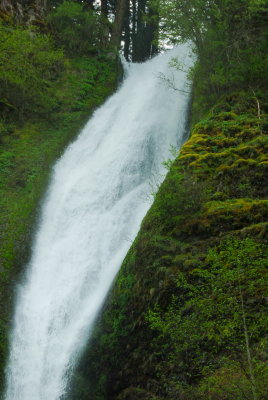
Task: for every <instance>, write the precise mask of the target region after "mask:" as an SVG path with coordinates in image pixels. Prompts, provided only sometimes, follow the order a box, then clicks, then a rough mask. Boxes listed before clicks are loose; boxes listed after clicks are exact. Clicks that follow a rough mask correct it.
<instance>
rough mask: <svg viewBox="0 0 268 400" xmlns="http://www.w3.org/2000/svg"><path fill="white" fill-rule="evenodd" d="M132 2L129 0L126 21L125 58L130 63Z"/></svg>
mask: <svg viewBox="0 0 268 400" xmlns="http://www.w3.org/2000/svg"><path fill="white" fill-rule="evenodd" d="M130 17H131V15H130V0H127V5H126V12H125V19H124V42H125V43H124V56H125V59H126V60H128V61H129V55H130Z"/></svg>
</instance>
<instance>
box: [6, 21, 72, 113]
mask: <svg viewBox="0 0 268 400" xmlns="http://www.w3.org/2000/svg"><path fill="white" fill-rule="evenodd" d="M63 62H64V58H63V53H62V51H61V50H55V49H54V45H53V42H52V40H51V38H50V37H49V36H47V35H41V34H39V33H37V32H32V31H29V30H27V29H23V28H21V27H11V26H5V25H4V24H2V23H0V112H1V111H2V112H5V114H8V112H14V111H15V113H17V114H18V115H19V116H20V117H21V118H22V117H23V116H24V115H25V114H27V113H28V112H29V111H31V112H32V111H37V112H39V113H44V112H48V111H49V110H50V109H51V108H52V107H53V97H52V95H51V90H52V88H51V87H52V83H53V81H54V80H55V79H56V78H57V77H58V76H59V74H60V71H61V70H62V66H63Z"/></svg>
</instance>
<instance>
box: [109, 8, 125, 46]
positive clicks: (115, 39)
mask: <svg viewBox="0 0 268 400" xmlns="http://www.w3.org/2000/svg"><path fill="white" fill-rule="evenodd" d="M126 4H127V0H117V4H116V12H115V21H114V27H113V31H112V35H111V45H112V47H113V49H114V50H115V51H117V50H118V49H119V48H120V44H121V35H122V29H123V23H124V16H125V11H126Z"/></svg>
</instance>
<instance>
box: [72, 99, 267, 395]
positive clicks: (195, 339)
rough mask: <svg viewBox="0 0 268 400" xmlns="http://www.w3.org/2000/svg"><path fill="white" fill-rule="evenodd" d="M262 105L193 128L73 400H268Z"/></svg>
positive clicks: (227, 105)
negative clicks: (259, 109)
mask: <svg viewBox="0 0 268 400" xmlns="http://www.w3.org/2000/svg"><path fill="white" fill-rule="evenodd" d="M258 96H259V97H258V98H256V96H253V95H252V94H251V93H234V94H232V95H229V96H227V97H226V98H225V100H224V101H221V102H219V103H218V104H217V105H216V106H214V107H213V109H212V110H211V111H210V113H209V115H208V116H207V117H206V118H203V119H202V120H201V122H199V123H198V124H196V125H195V126H194V128H193V130H192V135H191V138H190V140H189V141H188V142H187V143H186V144H185V145H184V146H183V148H182V150H181V153H180V155H179V157H178V158H177V159H176V161H175V162H174V163H173V164H172V165H171V166H170V171H169V173H168V176H167V178H166V180H165V181H164V183H163V184H162V186H161V187H160V190H159V192H158V193H157V195H156V197H155V201H154V204H153V206H152V208H151V209H150V211H149V212H148V214H147V216H146V217H145V219H144V221H143V223H142V226H141V230H140V233H139V235H138V237H137V238H136V240H135V242H134V243H133V245H132V247H131V249H130V251H129V253H128V255H127V257H126V259H125V262H124V264H123V266H122V269H121V271H120V273H119V275H118V278H117V280H116V283H115V286H114V288H113V290H112V291H111V293H110V296H109V299H108V301H107V303H106V305H105V308H104V312H103V315H102V317H101V319H100V321H99V323H98V327H97V328H96V332H95V336H94V339H93V340H92V342H91V345H90V348H89V351H88V352H87V354H85V356H84V358H83V360H82V362H81V366H80V369H79V371H78V372H77V376H76V381H75V387H76V391H75V394H74V395H73V397H72V398H73V399H79V400H82V399H94V400H96V399H99V400H100V399H116V400H122V399H131V400H134V399H139V400H141V399H146V400H147V399H151V400H153V399H154V400H164V399H165V400H173V399H174V400H175V399H181V400H186V399H187V400H188V399H189V400H190V399H191V400H193V399H199V400H201V399H206V400H207V399H213V400H214V399H215V400H221V399H222V400H229V399H236V400H238V399H241V400H242V399H251V398H252V399H263V400H264V399H266V398H267V395H268V392H267V387H268V385H267V383H268V368H267V345H268V342H267V323H268V319H267V298H268V297H267V296H268V284H267V283H268V280H267V272H268V264H267V256H268V248H267V228H268V221H267V217H268V201H267V187H268V185H267V184H268V181H267V172H268V157H267V148H268V138H267V123H268V118H267V103H266V102H265V100H264V99H265V97H264V96H262V95H261V94H258ZM258 102H259V104H260V108H261V113H259V112H258ZM167 164H170V163H167Z"/></svg>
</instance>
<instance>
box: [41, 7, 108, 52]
mask: <svg viewBox="0 0 268 400" xmlns="http://www.w3.org/2000/svg"><path fill="white" fill-rule="evenodd" d="M49 21H50V22H51V24H52V26H53V30H54V32H55V35H56V39H57V42H58V43H59V44H60V45H62V46H63V47H64V49H65V50H66V51H67V52H68V54H69V55H71V56H73V55H77V54H79V55H81V54H84V55H85V54H90V53H92V52H93V53H96V52H97V53H98V52H100V51H103V50H104V49H105V48H106V47H107V42H108V37H109V29H110V25H109V22H108V20H107V19H104V18H103V16H101V15H99V14H97V13H95V12H94V11H93V10H90V9H87V10H85V9H84V8H83V5H82V4H79V3H76V2H74V1H64V2H63V3H62V4H61V5H59V7H57V8H56V9H55V10H54V11H53V12H52V13H51V14H50V16H49Z"/></svg>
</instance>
